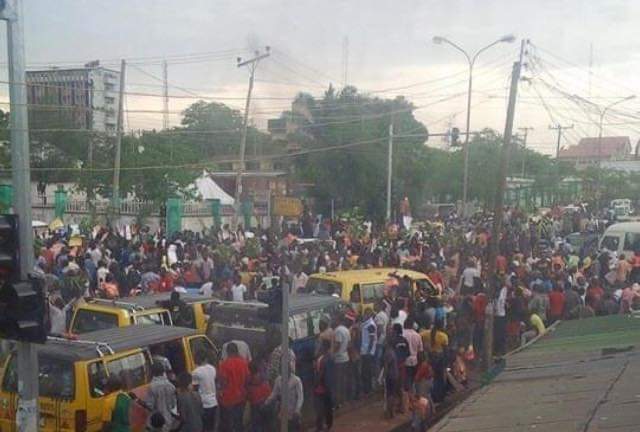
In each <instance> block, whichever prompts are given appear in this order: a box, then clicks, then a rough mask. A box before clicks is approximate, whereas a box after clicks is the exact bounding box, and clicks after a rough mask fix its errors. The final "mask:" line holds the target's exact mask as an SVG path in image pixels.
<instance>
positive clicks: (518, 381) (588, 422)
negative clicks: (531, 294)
mask: <svg viewBox="0 0 640 432" xmlns="http://www.w3.org/2000/svg"><path fill="white" fill-rule="evenodd" d="M431 430H432V431H436V432H464V431H474V432H480V431H492V432H502V431H505V432H506V431H509V432H517V431H529V432H530V431H534V430H540V431H545V432H555V431H558V432H572V431H576V432H577V431H580V432H604V431H608V432H609V431H610V432H624V431H640V318H633V317H625V316H611V317H602V318H591V319H588V320H582V321H567V322H564V323H560V325H559V326H558V327H557V329H556V331H555V332H554V333H553V334H550V335H547V336H545V337H543V338H542V339H540V340H539V341H538V342H536V343H535V344H534V345H532V346H530V347H529V348H527V349H525V350H523V351H521V352H519V353H517V354H515V355H514V356H512V357H510V358H509V359H508V360H507V366H506V368H505V370H504V372H503V373H502V374H500V375H499V376H498V377H497V378H496V379H495V380H494V381H493V383H491V384H490V385H488V386H486V387H484V388H482V389H481V390H479V391H478V392H476V393H475V394H474V395H472V396H471V397H470V398H469V399H467V401H465V402H464V403H462V404H461V405H460V406H459V407H457V408H456V409H454V410H453V411H452V412H451V413H450V414H449V415H448V416H447V417H445V418H444V419H443V420H442V421H441V422H439V423H438V424H437V425H436V426H434V427H433V428H432V429H431Z"/></svg>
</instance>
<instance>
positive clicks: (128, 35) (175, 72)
mask: <svg viewBox="0 0 640 432" xmlns="http://www.w3.org/2000/svg"><path fill="white" fill-rule="evenodd" d="M24 4H25V8H24V14H25V40H26V56H27V63H28V64H29V65H31V66H32V67H40V68H41V67H44V66H45V65H51V64H57V65H60V64H67V63H72V64H82V63H84V62H86V61H89V60H93V59H101V60H102V61H103V63H105V64H107V65H112V66H114V67H116V63H117V59H119V58H123V57H124V58H127V59H131V62H132V63H134V64H136V67H133V66H132V67H130V68H129V71H128V75H127V81H128V82H127V91H128V92H138V93H153V94H156V93H160V92H161V88H160V87H159V85H160V82H159V81H158V80H157V79H154V78H153V76H156V77H161V76H162V69H161V66H160V65H159V59H161V58H163V57H166V58H167V61H168V62H169V82H170V84H171V88H170V94H171V95H176V96H180V97H179V98H172V99H171V102H170V110H171V111H172V113H175V114H172V116H171V123H172V124H174V125H175V124H178V122H179V114H178V112H179V111H180V110H181V109H183V108H184V107H185V106H186V105H188V104H189V103H191V102H193V101H195V99H189V97H191V96H189V95H190V94H191V95H193V94H195V95H204V96H207V97H213V98H220V101H221V102H225V103H228V104H229V105H232V106H235V107H238V108H240V107H242V106H243V98H244V96H245V93H246V86H247V77H248V73H247V71H246V70H244V69H238V68H237V67H236V60H235V58H236V56H238V55H240V56H243V57H247V56H248V55H250V52H251V51H250V50H253V49H256V48H261V47H263V46H265V45H269V46H271V47H272V48H273V55H272V56H271V57H270V58H269V59H266V60H264V61H263V62H262V63H261V64H260V66H259V69H258V73H257V80H258V81H257V82H256V89H255V93H254V95H255V96H256V100H255V103H254V104H253V109H252V113H253V119H254V121H255V123H256V124H257V125H258V126H263V125H264V122H265V120H266V118H269V117H272V116H277V112H278V111H279V110H281V109H284V108H286V106H287V105H288V103H289V101H287V100H286V98H288V97H291V96H293V95H295V94H296V93H297V92H298V91H301V90H303V91H307V92H310V93H312V94H317V95H319V94H321V92H322V90H323V88H326V86H327V85H328V84H329V83H330V82H331V83H333V84H334V85H336V86H338V87H340V86H342V85H343V80H344V65H345V58H346V59H347V62H346V64H347V68H346V69H347V83H348V84H352V85H355V86H356V87H358V88H361V89H362V90H366V91H370V92H373V93H374V94H377V95H380V96H390V97H392V96H394V95H396V94H405V95H406V97H407V98H408V99H410V100H412V101H413V102H414V104H415V105H416V106H418V107H419V109H418V110H417V111H416V113H415V114H416V117H417V118H419V119H420V120H421V121H423V122H424V123H425V124H426V125H427V127H428V128H429V129H430V130H431V131H432V132H443V131H444V130H445V129H446V128H447V127H448V124H449V123H450V122H452V123H453V124H454V125H456V126H459V127H460V128H463V127H464V110H465V106H466V93H465V92H466V79H467V75H466V64H465V60H464V57H463V56H462V54H460V53H459V52H457V51H455V50H454V49H453V48H451V47H449V46H446V45H435V44H433V43H432V42H431V40H432V38H433V36H434V35H442V36H446V37H448V38H449V39H451V40H453V41H455V42H456V43H458V44H459V45H461V46H462V47H464V48H465V49H468V50H469V51H470V52H473V51H475V50H477V49H479V48H481V47H483V46H485V45H487V44H489V43H491V42H492V41H494V40H496V39H497V38H499V37H500V36H502V35H505V34H510V33H512V34H514V35H516V36H517V37H518V38H528V39H530V40H531V42H532V43H533V44H534V47H532V48H531V49H530V53H531V56H532V57H534V60H533V61H532V64H531V67H530V68H529V69H528V70H527V71H526V72H525V76H529V77H531V78H532V81H531V83H530V84H529V83H522V85H521V93H520V95H521V99H520V103H519V104H518V107H517V118H516V127H523V126H532V127H534V128H535V130H534V132H533V133H532V134H531V135H530V144H531V146H532V147H534V148H536V149H538V150H539V151H542V152H546V153H551V152H553V151H554V146H555V144H554V143H555V135H554V134H555V132H553V131H549V130H548V126H549V125H550V124H551V122H552V120H553V121H555V122H560V123H563V124H571V123H574V124H575V128H574V129H573V130H571V131H569V132H568V134H567V141H565V142H563V145H568V144H570V143H573V142H576V141H577V139H578V138H580V137H582V136H585V135H589V134H595V133H596V128H595V126H594V118H595V117H593V113H590V112H589V110H590V108H589V107H588V106H587V105H586V103H585V104H583V105H582V106H580V105H579V104H576V103H575V102H572V101H571V100H569V99H567V98H566V97H563V96H562V94H563V93H561V92H560V91H558V89H560V90H562V91H564V92H565V94H568V95H571V94H577V95H580V96H582V97H584V98H588V99H589V100H591V101H592V102H594V103H596V104H600V105H603V104H606V103H609V102H611V101H614V100H615V97H621V96H627V95H629V94H634V92H635V91H636V90H637V89H638V84H640V78H638V74H637V73H636V72H635V68H636V67H637V66H638V64H639V61H640V57H639V53H640V51H639V44H640V39H639V38H638V30H637V23H638V22H639V21H640V2H639V1H633V0H628V1H623V0H592V1H589V2H587V1H579V0H571V1H568V0H567V1H561V0H555V1H551V0H536V1H525V0H482V1H480V0H475V1H471V0H468V1H462V0H460V1H456V0H446V1H445V0H441V1H426V0H414V1H409V0H396V1H382V0H362V1H359V0H349V1H338V0H324V1H320V0H319V1H305V0H290V1H284V0H283V1H277V0H271V1H267V0H251V1H248V0H188V1H182V2H179V1H176V0H172V1H165V0H120V1H113V0H112V1H106V0H104V1H98V0H92V1H89V0H56V1H51V0H25V1H24ZM1 36H2V37H1V39H2V42H1V43H0V46H1V47H2V48H1V49H0V55H1V57H0V61H6V51H5V49H4V47H5V45H6V37H5V34H4V32H3V33H2V35H1ZM345 38H348V44H347V46H348V48H347V50H346V51H347V52H348V55H346V56H345ZM591 44H592V45H593V67H592V68H591V71H592V75H591V79H589V62H590V60H589V59H590V45H591ZM518 48H519V43H513V44H500V45H498V46H495V47H493V48H491V49H490V50H488V51H486V52H484V53H483V54H482V55H481V56H480V57H479V60H478V63H477V67H476V70H475V74H474V93H473V106H474V108H473V110H472V130H478V129H481V128H482V127H485V126H488V127H493V128H496V129H498V130H500V131H501V130H502V128H503V124H504V117H505V97H506V86H507V85H508V82H509V73H510V70H511V63H512V62H513V61H515V60H516V59H517V51H518ZM202 53H209V54H206V55H204V54H202ZM192 54H193V56H191V55H192ZM201 54H202V55H201ZM196 55H197V56H196ZM3 65H4V63H3ZM3 67H5V68H6V66H3ZM140 69H142V70H140ZM145 72H146V74H145ZM2 73H4V76H5V78H3V79H4V80H6V71H4V70H3V71H2ZM589 82H591V85H589ZM420 83H422V84H420ZM550 85H553V86H555V88H556V90H553V89H550ZM397 87H405V88H402V89H397V90H393V89H394V88H397ZM385 90H386V91H385ZM380 91H382V92H380ZM4 94H6V89H4ZM4 100H6V97H5V98H4ZM126 105H127V108H128V109H129V110H131V111H132V112H129V113H128V115H127V122H128V126H129V127H130V128H134V129H137V128H150V127H159V126H160V125H161V121H162V117H161V115H160V114H159V113H156V112H154V113H140V112H134V111H140V110H151V111H156V110H161V109H162V100H161V99H160V98H158V97H142V96H134V95H130V96H128V97H127V99H126ZM594 109H595V108H594ZM620 111H624V113H621V114H626V115H635V113H637V112H638V111H640V94H639V97H638V99H637V100H634V101H630V102H626V103H625V104H624V105H620ZM607 122H608V123H616V124H611V125H608V126H607V128H606V130H605V134H611V135H613V134H625V135H629V136H630V137H631V139H632V142H634V143H635V142H636V141H637V139H638V138H639V137H640V127H638V126H640V125H639V124H638V123H640V122H639V121H638V120H635V119H632V118H629V117H625V118H622V117H616V118H611V119H609V120H608V121H607ZM634 122H635V123H634ZM619 123H625V124H619ZM634 129H635V130H634ZM430 144H433V145H440V144H441V143H440V142H439V140H438V139H435V138H434V139H433V140H432V142H431V143H430Z"/></svg>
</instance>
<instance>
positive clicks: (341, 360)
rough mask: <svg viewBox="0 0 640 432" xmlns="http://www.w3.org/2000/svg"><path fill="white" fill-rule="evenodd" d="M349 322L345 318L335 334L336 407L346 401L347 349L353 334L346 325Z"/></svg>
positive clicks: (335, 330)
mask: <svg viewBox="0 0 640 432" xmlns="http://www.w3.org/2000/svg"><path fill="white" fill-rule="evenodd" d="M347 322H349V321H348V320H347V318H343V322H341V323H339V324H338V325H337V327H336V328H335V329H334V333H333V363H334V368H335V369H334V371H335V375H334V378H335V383H336V389H335V391H336V392H335V403H336V406H338V405H341V404H342V403H344V402H345V400H346V394H347V389H346V382H347V379H348V376H347V373H348V370H349V367H348V366H349V353H348V352H347V348H348V347H349V342H350V341H351V334H350V333H349V329H348V328H347V327H346V325H345V323H347Z"/></svg>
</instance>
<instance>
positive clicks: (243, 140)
mask: <svg viewBox="0 0 640 432" xmlns="http://www.w3.org/2000/svg"><path fill="white" fill-rule="evenodd" d="M265 51H266V52H265V53H264V54H260V51H256V52H255V57H253V58H251V59H249V60H244V61H243V60H242V59H241V58H240V57H238V67H243V66H248V67H249V90H248V91H247V101H246V103H245V106H244V119H243V121H242V134H241V135H240V163H239V164H238V172H237V174H236V195H235V207H236V211H235V215H234V222H233V224H234V229H235V225H237V220H238V214H239V212H240V199H241V197H242V173H243V171H244V157H245V152H246V149H247V129H248V127H249V108H250V106H251V92H252V91H253V81H254V78H255V74H256V68H257V67H258V63H260V60H262V59H265V58H267V57H269V55H270V51H271V48H270V47H266V48H265Z"/></svg>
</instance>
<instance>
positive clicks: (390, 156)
mask: <svg viewBox="0 0 640 432" xmlns="http://www.w3.org/2000/svg"><path fill="white" fill-rule="evenodd" d="M392 175H393V117H391V121H390V122H389V151H388V156H387V222H391V177H392Z"/></svg>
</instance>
